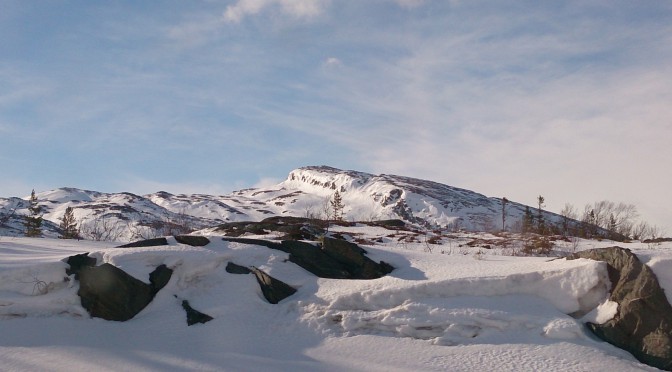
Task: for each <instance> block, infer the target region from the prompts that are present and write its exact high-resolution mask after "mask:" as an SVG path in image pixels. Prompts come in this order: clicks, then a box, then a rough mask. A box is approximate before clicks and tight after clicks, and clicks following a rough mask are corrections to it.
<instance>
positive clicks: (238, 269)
mask: <svg viewBox="0 0 672 372" xmlns="http://www.w3.org/2000/svg"><path fill="white" fill-rule="evenodd" d="M226 272H227V273H230V274H249V273H251V272H252V270H250V269H248V268H247V267H245V266H240V265H236V264H235V263H233V262H231V261H229V263H227V264H226Z"/></svg>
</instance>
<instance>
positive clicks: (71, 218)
mask: <svg viewBox="0 0 672 372" xmlns="http://www.w3.org/2000/svg"><path fill="white" fill-rule="evenodd" d="M60 227H61V236H60V238H61V239H79V229H78V228H77V221H76V220H75V213H74V211H73V209H72V207H67V208H65V214H63V218H61V224H60Z"/></svg>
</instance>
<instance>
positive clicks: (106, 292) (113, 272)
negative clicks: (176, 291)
mask: <svg viewBox="0 0 672 372" xmlns="http://www.w3.org/2000/svg"><path fill="white" fill-rule="evenodd" d="M165 270H170V269H167V268H166V269H162V270H159V273H158V274H157V271H155V272H154V273H153V274H154V276H153V277H154V283H153V284H152V285H150V284H146V283H143V282H142V281H140V280H138V279H136V278H134V277H132V276H130V275H128V274H127V273H126V272H124V271H123V270H121V269H119V268H117V267H115V266H113V265H110V264H108V263H105V264H102V265H100V266H96V267H83V268H82V269H81V271H80V272H79V291H78V292H77V294H78V295H79V297H80V298H81V301H82V306H83V307H84V308H85V309H86V310H87V311H88V312H89V314H91V316H93V317H96V318H103V319H107V320H117V321H125V320H129V319H131V318H133V317H134V316H135V315H136V314H138V313H139V312H140V311H141V310H142V309H144V308H145V307H146V306H147V305H148V304H149V303H150V302H151V301H152V299H153V298H154V295H155V294H156V292H155V291H158V289H160V288H159V287H160V286H161V283H163V285H165V283H167V280H166V275H167V274H166V273H167V271H165ZM171 272H172V270H171ZM169 279H170V278H168V280H169Z"/></svg>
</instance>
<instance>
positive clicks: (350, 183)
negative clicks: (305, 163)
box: [0, 166, 561, 240]
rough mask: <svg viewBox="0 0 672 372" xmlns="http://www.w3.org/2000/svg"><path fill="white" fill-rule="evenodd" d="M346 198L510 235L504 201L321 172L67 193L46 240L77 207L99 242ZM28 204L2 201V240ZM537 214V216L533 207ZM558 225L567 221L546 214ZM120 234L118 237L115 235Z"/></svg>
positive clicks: (417, 183)
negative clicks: (199, 189)
mask: <svg viewBox="0 0 672 372" xmlns="http://www.w3.org/2000/svg"><path fill="white" fill-rule="evenodd" d="M337 190H338V192H339V193H340V194H341V196H342V198H343V204H344V206H345V207H344V211H343V212H344V218H345V219H346V220H358V221H370V220H381V219H401V220H404V221H406V222H409V223H412V224H417V225H423V226H427V227H436V228H448V229H465V230H478V231H491V230H496V229H501V227H502V200H501V199H500V198H494V197H487V196H485V195H482V194H479V193H477V192H474V191H469V190H465V189H460V188H456V187H452V186H448V185H444V184H441V183H437V182H432V181H427V180H421V179H416V178H410V177H403V176H395V175H386V174H381V175H373V174H368V173H363V172H357V171H343V170H340V169H336V168H331V167H325V166H319V167H304V168H299V169H296V170H293V171H292V172H290V173H289V175H288V177H287V179H286V180H285V181H283V182H281V183H279V184H277V185H275V186H272V187H268V188H252V189H244V190H239V191H234V192H232V193H231V194H228V195H221V196H214V195H203V194H193V195H184V194H180V195H174V194H171V193H168V192H164V191H160V192H156V193H153V194H149V195H143V196H140V195H135V194H131V193H126V192H124V193H101V192H96V191H88V190H80V189H76V188H60V189H56V190H51V191H46V192H41V193H38V194H37V197H38V199H39V205H40V206H41V207H42V211H43V217H44V220H45V224H44V226H43V229H44V231H45V235H47V236H50V235H52V236H53V235H55V234H57V232H58V224H59V222H60V219H61V218H62V217H63V215H64V213H65V209H66V208H67V207H72V208H73V210H74V215H75V218H76V219H77V220H78V221H79V222H80V224H81V226H82V230H83V231H84V232H85V233H86V234H85V236H86V237H88V238H90V239H96V240H112V239H113V240H134V239H142V238H149V237H153V236H159V235H169V234H174V233H184V232H185V231H187V230H195V229H202V228H206V227H212V226H215V225H218V224H221V223H224V222H231V221H259V220H262V219H264V218H267V217H271V216H297V217H318V218H325V217H326V216H327V215H329V213H330V212H329V210H328V209H329V200H330V199H331V198H332V196H333V195H334V193H335V192H336V191H337ZM28 206H29V203H28V201H27V200H24V199H20V198H16V197H12V198H0V234H2V235H21V234H22V232H23V225H22V220H21V218H20V217H21V216H22V215H26V214H27V213H28V209H27V208H28ZM530 208H531V209H534V208H532V207H530ZM524 213H525V205H523V204H519V203H515V202H510V203H508V204H507V205H506V226H507V228H508V229H515V227H516V225H517V224H519V223H520V221H521V219H522V217H523V215H524ZM544 218H545V220H547V221H550V222H554V223H556V222H558V221H560V218H561V217H560V216H558V215H556V214H553V213H550V212H544ZM110 230H112V231H110Z"/></svg>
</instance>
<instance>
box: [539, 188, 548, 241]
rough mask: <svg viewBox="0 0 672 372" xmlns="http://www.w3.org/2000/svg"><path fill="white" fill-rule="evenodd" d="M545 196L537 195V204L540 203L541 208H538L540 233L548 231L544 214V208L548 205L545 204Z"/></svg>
mask: <svg viewBox="0 0 672 372" xmlns="http://www.w3.org/2000/svg"><path fill="white" fill-rule="evenodd" d="M544 201H545V199H544V197H543V196H541V195H539V196H538V197H537V204H538V205H539V208H538V209H537V232H538V233H539V234H542V235H543V234H545V233H546V224H545V222H544V216H543V214H542V210H543V209H542V208H544V207H545V206H546V205H544Z"/></svg>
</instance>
